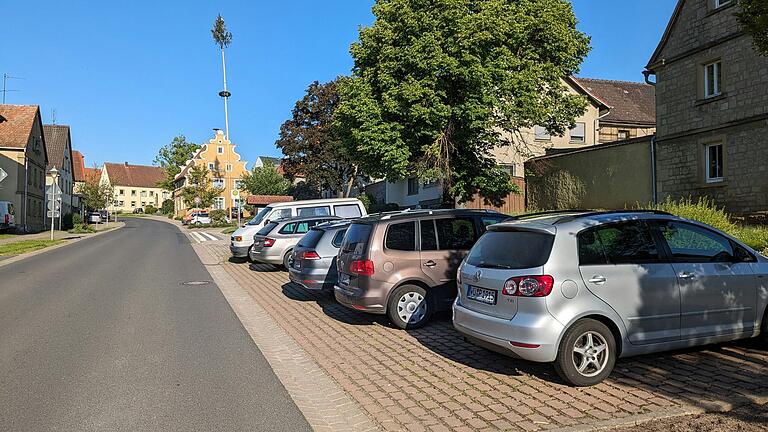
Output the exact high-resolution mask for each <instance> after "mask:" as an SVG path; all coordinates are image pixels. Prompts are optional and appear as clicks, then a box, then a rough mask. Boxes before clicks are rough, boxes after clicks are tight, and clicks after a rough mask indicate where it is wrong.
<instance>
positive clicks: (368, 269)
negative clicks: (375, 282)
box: [349, 260, 373, 276]
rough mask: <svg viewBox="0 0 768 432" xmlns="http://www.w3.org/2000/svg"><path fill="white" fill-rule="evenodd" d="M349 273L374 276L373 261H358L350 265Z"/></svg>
mask: <svg viewBox="0 0 768 432" xmlns="http://www.w3.org/2000/svg"><path fill="white" fill-rule="evenodd" d="M349 272H350V273H352V274H356V275H360V276H372V275H373V261H371V260H356V261H352V262H351V263H349Z"/></svg>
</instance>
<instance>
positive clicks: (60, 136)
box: [43, 125, 74, 171]
mask: <svg viewBox="0 0 768 432" xmlns="http://www.w3.org/2000/svg"><path fill="white" fill-rule="evenodd" d="M43 136H45V149H46V151H47V152H48V167H47V169H48V170H50V169H51V168H53V167H54V166H55V167H56V169H59V170H60V169H61V168H63V167H64V155H65V154H66V152H67V149H70V148H71V137H70V134H69V126H66V125H43ZM69 163H70V167H69V168H70V170H72V171H73V170H74V162H73V161H72V157H70V158H69Z"/></svg>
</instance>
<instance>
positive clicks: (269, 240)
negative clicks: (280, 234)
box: [264, 237, 275, 247]
mask: <svg viewBox="0 0 768 432" xmlns="http://www.w3.org/2000/svg"><path fill="white" fill-rule="evenodd" d="M274 244H275V239H272V238H269V237H267V238H265V239H264V247H270V246H272V245H274Z"/></svg>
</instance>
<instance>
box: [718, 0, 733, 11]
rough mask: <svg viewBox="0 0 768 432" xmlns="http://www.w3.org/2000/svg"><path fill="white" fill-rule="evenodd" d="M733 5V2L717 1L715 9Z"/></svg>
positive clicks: (731, 0)
mask: <svg viewBox="0 0 768 432" xmlns="http://www.w3.org/2000/svg"><path fill="white" fill-rule="evenodd" d="M731 3H733V0H715V9H719V8H721V7H723V6H728V5H729V4H731Z"/></svg>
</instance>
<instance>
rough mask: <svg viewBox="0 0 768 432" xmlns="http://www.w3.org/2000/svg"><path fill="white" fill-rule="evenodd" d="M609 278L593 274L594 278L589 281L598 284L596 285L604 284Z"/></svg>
mask: <svg viewBox="0 0 768 432" xmlns="http://www.w3.org/2000/svg"><path fill="white" fill-rule="evenodd" d="M607 280H608V279H606V278H605V276H601V275H597V276H592V279H590V280H589V283H593V284H596V285H602V284H604V283H605V281H607Z"/></svg>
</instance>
